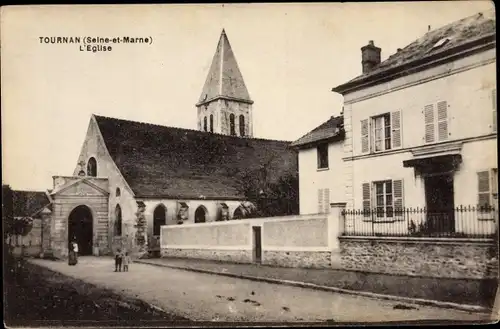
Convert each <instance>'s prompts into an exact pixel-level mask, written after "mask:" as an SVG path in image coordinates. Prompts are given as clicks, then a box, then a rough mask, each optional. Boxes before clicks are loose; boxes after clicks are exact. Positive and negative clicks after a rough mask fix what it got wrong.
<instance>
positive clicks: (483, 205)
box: [477, 168, 498, 212]
mask: <svg viewBox="0 0 500 329" xmlns="http://www.w3.org/2000/svg"><path fill="white" fill-rule="evenodd" d="M477 192H478V206H479V207H480V210H481V211H483V212H486V211H488V210H489V209H488V208H490V207H493V206H494V205H495V202H494V200H495V199H496V198H497V193H498V170H497V169H496V168H495V169H491V170H485V171H480V172H478V173H477Z"/></svg>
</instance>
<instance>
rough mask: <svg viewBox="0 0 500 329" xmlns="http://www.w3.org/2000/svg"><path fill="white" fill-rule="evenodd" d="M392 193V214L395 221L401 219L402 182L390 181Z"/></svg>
mask: <svg viewBox="0 0 500 329" xmlns="http://www.w3.org/2000/svg"><path fill="white" fill-rule="evenodd" d="M392 191H393V193H394V213H395V215H396V218H397V219H402V216H403V215H404V211H403V207H404V205H403V180H402V179H399V180H394V181H392Z"/></svg>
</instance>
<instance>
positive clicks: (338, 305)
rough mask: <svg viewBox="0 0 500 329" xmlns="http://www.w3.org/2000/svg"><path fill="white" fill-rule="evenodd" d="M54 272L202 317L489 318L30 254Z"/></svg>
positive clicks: (165, 270) (136, 266)
mask: <svg viewBox="0 0 500 329" xmlns="http://www.w3.org/2000/svg"><path fill="white" fill-rule="evenodd" d="M30 262H32V263H34V264H38V265H41V266H45V267H47V268H49V269H51V270H53V271H56V272H60V273H63V274H65V275H68V276H71V277H74V278H78V279H81V280H84V281H86V282H89V283H92V284H95V285H97V286H101V287H104V288H108V289H111V290H114V291H117V292H120V293H122V294H126V295H129V296H132V297H137V298H139V299H142V300H144V301H147V302H149V303H151V304H153V305H155V306H158V307H160V308H162V309H163V310H165V311H166V312H171V313H173V314H177V315H180V316H184V317H186V318H189V319H191V320H201V321H213V320H215V321H280V322H281V321H327V320H333V321H335V322H375V321H413V320H456V321H460V320H465V321H479V320H485V319H489V315H488V314H478V313H469V312H464V311H458V310H452V309H443V308H437V307H429V306H420V305H414V306H412V307H410V308H408V307H404V306H401V305H400V303H398V302H395V301H387V300H376V299H371V298H366V297H358V296H352V295H345V294H338V293H332V292H325V291H317V290H312V289H305V288H298V287H290V286H285V285H279V284H270V283H264V282H256V281H250V280H243V279H236V278H230V277H224V276H217V275H210V274H203V273H196V272H190V271H184V270H177V269H171V268H164V267H156V266H151V265H146V264H131V266H130V272H121V273H120V272H119V273H115V272H113V271H114V264H113V260H112V259H111V258H104V257H102V258H97V257H81V258H80V259H79V263H78V265H77V266H68V265H67V263H65V262H57V261H50V260H41V259H33V260H30Z"/></svg>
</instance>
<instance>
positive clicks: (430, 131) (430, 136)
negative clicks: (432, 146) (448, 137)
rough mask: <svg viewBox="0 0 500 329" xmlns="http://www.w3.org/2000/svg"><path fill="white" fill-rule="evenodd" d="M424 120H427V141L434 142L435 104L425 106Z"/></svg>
mask: <svg viewBox="0 0 500 329" xmlns="http://www.w3.org/2000/svg"><path fill="white" fill-rule="evenodd" d="M424 121H425V142H426V143H432V142H434V139H435V137H434V105H433V104H429V105H426V106H425V107H424Z"/></svg>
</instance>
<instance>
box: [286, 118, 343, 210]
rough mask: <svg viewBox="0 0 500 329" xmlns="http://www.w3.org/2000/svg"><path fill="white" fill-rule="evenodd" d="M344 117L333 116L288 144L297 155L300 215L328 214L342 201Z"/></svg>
mask: <svg viewBox="0 0 500 329" xmlns="http://www.w3.org/2000/svg"><path fill="white" fill-rule="evenodd" d="M343 140H344V131H343V117H342V115H340V116H332V117H330V118H329V119H328V120H327V121H325V122H323V123H322V124H320V125H319V126H318V127H316V128H314V129H313V130H311V131H310V132H308V133H307V134H305V135H304V136H302V137H301V138H299V139H297V140H296V141H294V142H293V143H292V144H291V145H292V147H294V148H296V149H297V150H298V154H299V155H298V157H299V170H300V173H299V202H300V214H315V213H328V212H329V211H330V203H331V202H339V201H344V193H345V188H344V180H343V177H344V176H343V170H344V163H343V160H342V158H343V154H344V145H343Z"/></svg>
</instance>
